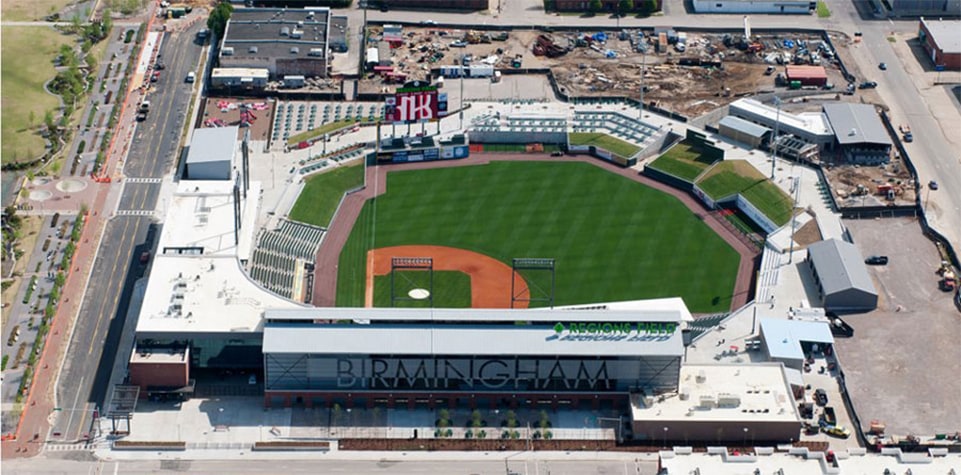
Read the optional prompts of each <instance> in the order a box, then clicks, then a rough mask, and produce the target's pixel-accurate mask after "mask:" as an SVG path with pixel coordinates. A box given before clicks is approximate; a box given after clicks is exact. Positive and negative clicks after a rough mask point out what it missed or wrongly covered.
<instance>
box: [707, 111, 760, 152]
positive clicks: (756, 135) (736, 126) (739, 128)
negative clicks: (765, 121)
mask: <svg viewBox="0 0 961 475" xmlns="http://www.w3.org/2000/svg"><path fill="white" fill-rule="evenodd" d="M718 129H720V131H721V135H722V136H724V137H727V138H729V139H732V140H736V141H738V142H741V143H745V144H748V145H750V146H751V147H752V148H758V147H760V146H761V144H763V143H764V142H765V141H766V140H767V139H769V138H770V137H768V134H770V133H771V129H769V128H767V127H764V126H763V125H757V124H755V123H754V122H750V121H747V120H744V119H742V118H740V117H735V116H733V115H729V116H726V117H724V118H723V119H721V122H719V123H718Z"/></svg>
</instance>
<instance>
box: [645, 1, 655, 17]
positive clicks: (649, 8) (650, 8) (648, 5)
mask: <svg viewBox="0 0 961 475" xmlns="http://www.w3.org/2000/svg"><path fill="white" fill-rule="evenodd" d="M643 1H644V12H645V13H648V14H651V13H654V12H656V11H657V0H643Z"/></svg>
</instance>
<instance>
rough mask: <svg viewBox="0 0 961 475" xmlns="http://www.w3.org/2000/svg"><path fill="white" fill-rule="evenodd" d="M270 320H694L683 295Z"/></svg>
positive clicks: (285, 313) (283, 314)
mask: <svg viewBox="0 0 961 475" xmlns="http://www.w3.org/2000/svg"><path fill="white" fill-rule="evenodd" d="M265 317H266V318H267V319H269V320H354V321H357V322H371V321H377V322H401V321H402V322H413V321H420V322H434V321H443V322H460V323H470V322H515V321H528V322H542V323H550V324H554V323H557V322H574V321H577V322H580V321H583V322H629V323H636V322H671V323H678V324H679V323H680V322H682V321H688V320H691V319H692V317H691V313H690V312H689V311H688V310H687V306H686V305H684V301H683V300H682V299H681V298H679V297H674V298H665V299H652V300H632V301H626V302H612V303H602V304H592V305H577V306H571V307H559V308H556V309H549V308H538V309H525V310H522V309H479V308H470V309H464V308H359V307H326V308H325V307H310V308H296V309H271V310H269V311H268V312H267V314H266V316H265Z"/></svg>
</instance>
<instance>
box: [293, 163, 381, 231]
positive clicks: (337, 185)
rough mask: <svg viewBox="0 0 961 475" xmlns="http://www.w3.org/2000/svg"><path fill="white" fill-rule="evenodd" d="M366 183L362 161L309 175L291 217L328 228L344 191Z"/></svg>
mask: <svg viewBox="0 0 961 475" xmlns="http://www.w3.org/2000/svg"><path fill="white" fill-rule="evenodd" d="M363 183H364V164H363V162H357V163H356V164H353V165H349V166H345V167H337V168H334V169H333V170H331V171H329V172H326V173H321V174H319V175H314V176H312V177H310V178H307V184H306V185H304V190H303V191H302V192H301V193H300V196H298V197H297V202H296V203H294V207H293V208H292V209H291V210H290V219H292V220H294V221H300V222H302V223H307V224H313V225H316V226H322V227H325V228H326V227H327V226H329V225H330V220H331V218H333V217H334V211H336V210H337V205H338V204H340V198H341V197H342V196H344V193H345V192H346V191H347V190H350V189H353V188H356V187H358V186H360V185H362V184H363Z"/></svg>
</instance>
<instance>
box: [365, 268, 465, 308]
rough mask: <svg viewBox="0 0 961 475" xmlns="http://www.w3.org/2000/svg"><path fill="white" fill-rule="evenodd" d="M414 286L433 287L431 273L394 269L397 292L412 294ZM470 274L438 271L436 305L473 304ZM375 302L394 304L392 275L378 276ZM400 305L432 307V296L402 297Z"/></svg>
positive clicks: (376, 305) (375, 287)
mask: <svg viewBox="0 0 961 475" xmlns="http://www.w3.org/2000/svg"><path fill="white" fill-rule="evenodd" d="M413 289H424V290H429V289H430V273H429V272H426V271H397V272H395V273H394V292H395V295H399V296H401V297H405V298H409V297H408V295H407V292H409V291H411V290H413ZM470 299H471V293H470V276H469V275H467V274H465V273H463V272H458V271H434V308H470ZM374 306H375V307H390V275H379V276H377V277H374ZM394 306H396V307H419V308H427V307H430V301H429V300H426V299H425V300H408V301H398V302H396V303H395V305H394Z"/></svg>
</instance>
